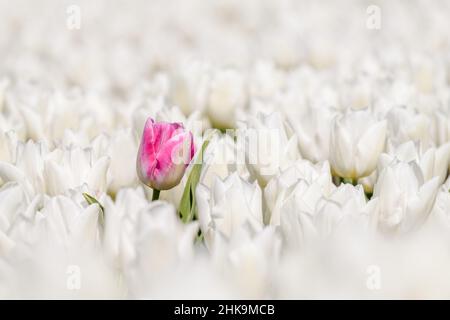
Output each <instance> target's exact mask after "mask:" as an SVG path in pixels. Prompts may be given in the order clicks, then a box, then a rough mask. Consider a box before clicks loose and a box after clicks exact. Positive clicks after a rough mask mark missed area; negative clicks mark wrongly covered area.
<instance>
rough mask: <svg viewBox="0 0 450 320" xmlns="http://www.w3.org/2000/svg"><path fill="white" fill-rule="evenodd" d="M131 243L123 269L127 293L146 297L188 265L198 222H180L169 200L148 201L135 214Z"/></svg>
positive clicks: (132, 295) (192, 254) (135, 296)
mask: <svg viewBox="0 0 450 320" xmlns="http://www.w3.org/2000/svg"><path fill="white" fill-rule="evenodd" d="M134 231H135V233H136V234H135V235H134V237H133V242H132V246H131V247H130V249H134V250H135V251H136V252H135V256H134V257H133V258H134V259H133V260H132V261H130V262H129V264H128V265H127V266H126V268H125V270H124V272H125V276H126V278H127V281H128V282H129V290H130V292H129V295H130V296H131V297H134V298H137V297H142V298H145V297H149V296H154V295H155V294H156V293H157V292H154V291H153V290H155V289H157V288H160V287H161V285H162V284H164V281H168V279H170V278H171V277H173V275H174V274H176V273H178V272H180V270H182V267H183V266H185V265H186V266H189V263H190V262H191V261H192V259H193V257H194V239H195V237H196V235H197V232H198V224H197V223H190V224H188V225H185V224H183V223H182V222H181V221H180V220H179V218H178V216H177V212H176V210H175V207H174V206H173V205H171V204H168V203H165V202H163V201H155V202H152V203H151V204H150V205H149V206H148V207H147V208H146V209H145V210H144V211H143V212H142V213H141V214H139V215H138V216H137V220H136V228H135V229H134Z"/></svg>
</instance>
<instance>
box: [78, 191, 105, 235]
mask: <svg viewBox="0 0 450 320" xmlns="http://www.w3.org/2000/svg"><path fill="white" fill-rule="evenodd" d="M83 197H84V199H85V200H86V202H87V203H89V205H92V204H98V205H99V207H100V211H101V213H100V219H99V223H100V226H101V227H102V228H103V227H104V226H105V208H103V206H102V205H101V203H100V202H98V200H97V199H95V198H94V197H93V196H91V195H89V194H87V193H83Z"/></svg>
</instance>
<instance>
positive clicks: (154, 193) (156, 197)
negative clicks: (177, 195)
mask: <svg viewBox="0 0 450 320" xmlns="http://www.w3.org/2000/svg"><path fill="white" fill-rule="evenodd" d="M160 192H161V191H160V190H158V189H153V196H152V201H156V200H158V199H159V193H160Z"/></svg>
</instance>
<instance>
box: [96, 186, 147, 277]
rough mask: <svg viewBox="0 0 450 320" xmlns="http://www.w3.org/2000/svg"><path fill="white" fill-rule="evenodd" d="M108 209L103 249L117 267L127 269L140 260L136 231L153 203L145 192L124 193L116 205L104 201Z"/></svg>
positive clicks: (120, 195)
mask: <svg viewBox="0 0 450 320" xmlns="http://www.w3.org/2000/svg"><path fill="white" fill-rule="evenodd" d="M99 201H100V202H101V203H103V206H104V209H105V226H104V238H103V246H104V250H105V252H106V253H107V255H108V257H109V258H110V259H111V261H112V263H113V265H114V266H115V267H117V268H122V269H123V268H124V267H125V266H127V264H129V263H130V262H131V261H132V260H133V259H135V258H136V248H135V247H134V243H135V241H136V236H137V234H136V230H137V227H138V225H137V224H138V221H139V215H140V214H142V212H143V210H144V209H146V207H147V206H148V204H149V202H148V200H147V199H146V197H145V194H144V191H143V190H142V189H141V188H137V189H121V190H120V191H119V192H118V193H117V195H116V198H115V201H113V200H112V199H111V198H109V197H103V198H100V199H99Z"/></svg>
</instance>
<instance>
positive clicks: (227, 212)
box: [196, 173, 263, 245]
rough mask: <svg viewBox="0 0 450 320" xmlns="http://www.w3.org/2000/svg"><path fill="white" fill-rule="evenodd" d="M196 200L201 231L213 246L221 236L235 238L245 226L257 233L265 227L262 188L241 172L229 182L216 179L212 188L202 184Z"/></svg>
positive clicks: (231, 176)
mask: <svg viewBox="0 0 450 320" xmlns="http://www.w3.org/2000/svg"><path fill="white" fill-rule="evenodd" d="M196 200H197V205H198V219H199V223H200V229H201V230H202V233H203V235H204V237H205V240H206V242H207V244H209V245H211V244H212V243H214V239H215V237H216V235H217V234H221V235H223V236H225V237H231V236H232V234H233V232H234V231H235V230H236V229H237V228H239V227H241V226H243V225H248V226H249V227H251V228H252V229H255V230H260V229H261V228H262V225H263V213H262V203H261V189H260V187H259V186H258V184H257V183H253V184H251V183H249V182H247V181H245V180H243V179H242V178H240V177H239V176H238V175H237V173H233V174H231V175H230V176H229V177H227V178H226V179H225V180H221V179H220V178H216V180H215V181H214V184H213V185H212V187H211V188H210V189H209V188H208V187H206V186H205V185H202V184H199V185H198V186H197V190H196Z"/></svg>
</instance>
